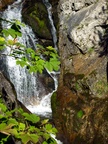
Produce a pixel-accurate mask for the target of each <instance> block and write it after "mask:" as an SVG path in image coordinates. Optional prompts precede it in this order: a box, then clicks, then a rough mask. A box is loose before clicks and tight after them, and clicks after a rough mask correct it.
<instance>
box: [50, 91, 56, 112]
mask: <svg viewBox="0 0 108 144" xmlns="http://www.w3.org/2000/svg"><path fill="white" fill-rule="evenodd" d="M51 108H52V112H53V113H56V108H57V94H56V92H54V93H53V94H52V96H51Z"/></svg>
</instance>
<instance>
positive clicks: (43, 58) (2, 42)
mask: <svg viewBox="0 0 108 144" xmlns="http://www.w3.org/2000/svg"><path fill="white" fill-rule="evenodd" d="M10 25H11V27H10V28H8V29H3V30H2V33H1V34H2V35H1V36H0V50H3V49H4V48H6V47H7V46H8V47H9V48H10V53H9V54H8V55H9V56H13V57H15V58H16V64H17V65H20V66H21V67H27V69H28V70H29V72H39V73H42V72H43V70H44V69H47V70H49V71H53V70H54V71H58V70H59V66H60V61H59V56H58V54H57V51H56V50H55V49H54V48H53V47H52V46H48V47H46V48H44V47H43V46H41V45H39V44H37V48H36V50H33V49H32V48H27V47H26V46H24V45H23V44H21V43H19V42H18V38H19V37H22V33H21V26H24V25H23V24H22V23H20V22H19V21H15V22H13V23H12V22H11V23H10Z"/></svg>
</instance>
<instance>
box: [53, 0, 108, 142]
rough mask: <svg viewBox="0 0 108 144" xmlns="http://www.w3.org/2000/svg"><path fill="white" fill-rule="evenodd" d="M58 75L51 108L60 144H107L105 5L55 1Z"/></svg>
mask: <svg viewBox="0 0 108 144" xmlns="http://www.w3.org/2000/svg"><path fill="white" fill-rule="evenodd" d="M58 17H59V38H58V48H59V52H60V59H61V74H60V78H59V86H58V90H57V93H56V94H54V95H53V96H52V109H53V118H54V120H55V125H56V126H57V128H58V130H59V132H60V133H61V134H60V135H59V138H61V139H62V140H63V141H64V144H79V143H80V144H93V143H94V144H97V143H99V144H106V143H108V136H107V135H106V134H107V128H106V127H107V124H108V120H107V116H106V115H107V114H108V112H107V108H108V107H107V105H108V104H107V102H108V61H107V59H108V58H107V57H108V45H107V40H108V2H107V1H106V0H89V1H88V0H82V1H81V0H76V1H74V0H59V2H58Z"/></svg>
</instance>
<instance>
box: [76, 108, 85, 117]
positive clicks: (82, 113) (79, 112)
mask: <svg viewBox="0 0 108 144" xmlns="http://www.w3.org/2000/svg"><path fill="white" fill-rule="evenodd" d="M83 115H84V112H83V111H82V110H80V111H78V113H77V117H78V118H82V116H83Z"/></svg>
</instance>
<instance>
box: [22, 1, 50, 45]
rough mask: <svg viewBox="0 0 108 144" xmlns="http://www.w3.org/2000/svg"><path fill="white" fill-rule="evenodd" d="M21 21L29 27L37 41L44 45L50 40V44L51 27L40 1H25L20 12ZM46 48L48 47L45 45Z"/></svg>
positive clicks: (45, 10)
mask: <svg viewBox="0 0 108 144" xmlns="http://www.w3.org/2000/svg"><path fill="white" fill-rule="evenodd" d="M22 17H23V21H24V22H25V23H26V24H28V25H30V26H31V27H32V29H33V31H34V33H35V34H36V37H38V39H40V40H41V39H42V40H41V42H42V43H44V44H45V41H46V43H47V42H48V41H49V40H50V42H49V43H51V42H52V35H51V29H50V28H51V25H50V23H49V19H48V13H47V9H46V7H45V5H44V4H43V2H42V0H38V1H33V2H31V1H25V2H24V3H23V10H22ZM47 46H48V45H47Z"/></svg>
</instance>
